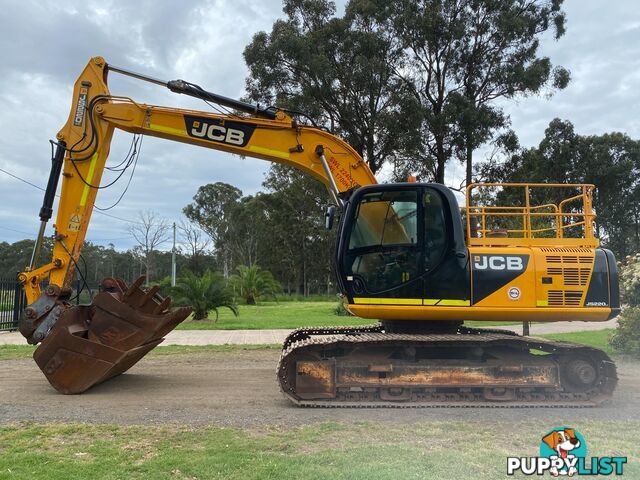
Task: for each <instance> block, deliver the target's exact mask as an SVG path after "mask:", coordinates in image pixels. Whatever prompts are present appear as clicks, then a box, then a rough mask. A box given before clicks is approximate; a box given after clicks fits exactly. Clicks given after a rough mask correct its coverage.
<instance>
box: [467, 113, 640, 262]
mask: <svg viewBox="0 0 640 480" xmlns="http://www.w3.org/2000/svg"><path fill="white" fill-rule="evenodd" d="M478 173H479V175H480V176H481V177H482V178H483V180H487V181H490V182H510V183H522V182H536V183H592V184H594V185H595V186H596V191H595V193H594V196H593V207H594V210H595V212H596V214H597V215H598V216H597V218H596V228H597V234H598V236H599V237H600V239H601V240H602V241H603V243H604V244H605V245H607V247H609V248H611V250H613V252H614V253H615V254H616V255H617V256H618V258H623V257H625V256H627V255H629V254H630V253H633V252H637V251H638V250H640V207H639V205H640V141H637V140H632V139H631V138H629V137H628V136H627V135H625V134H623V133H617V132H614V133H608V134H604V135H591V136H581V135H578V134H576V133H575V130H574V127H573V124H571V122H569V121H563V120H560V119H557V118H556V119H554V120H552V121H551V122H550V123H549V126H548V128H547V129H546V130H545V136H544V138H543V139H542V141H541V142H540V144H539V145H538V147H536V148H530V149H524V150H521V151H519V152H518V153H516V154H515V155H512V156H511V157H510V158H508V159H507V160H506V161H504V162H501V163H498V162H493V163H488V164H483V165H481V166H480V168H479V169H478ZM563 190H564V189H563ZM568 193H569V191H568V190H565V191H562V190H560V191H557V190H556V192H555V195H556V196H548V197H546V198H538V199H536V201H538V202H541V203H545V201H549V202H552V203H558V201H560V200H561V199H562V198H566V197H568V196H570V195H568ZM571 193H572V194H575V193H576V192H575V191H574V192H571ZM547 195H548V194H547Z"/></svg>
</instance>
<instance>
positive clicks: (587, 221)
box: [465, 183, 599, 246]
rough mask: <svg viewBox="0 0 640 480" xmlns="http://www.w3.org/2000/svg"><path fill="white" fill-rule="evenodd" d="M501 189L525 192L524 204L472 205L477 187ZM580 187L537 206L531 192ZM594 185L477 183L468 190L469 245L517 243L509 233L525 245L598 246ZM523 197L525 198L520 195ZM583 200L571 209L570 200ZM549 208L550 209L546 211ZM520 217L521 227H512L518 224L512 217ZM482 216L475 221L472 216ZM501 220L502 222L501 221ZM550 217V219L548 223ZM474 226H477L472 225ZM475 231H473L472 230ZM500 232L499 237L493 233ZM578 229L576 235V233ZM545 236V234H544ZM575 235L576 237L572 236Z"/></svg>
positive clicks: (467, 228) (467, 230) (467, 231)
mask: <svg viewBox="0 0 640 480" xmlns="http://www.w3.org/2000/svg"><path fill="white" fill-rule="evenodd" d="M481 188H500V189H503V190H504V189H508V188H514V189H520V190H521V191H522V193H523V197H524V198H523V200H524V202H523V203H524V205H514V204H513V202H511V204H506V205H473V204H471V202H472V195H473V190H474V189H481ZM543 188H544V189H551V190H552V189H559V188H562V189H567V188H576V189H580V193H579V194H577V195H573V196H571V197H568V198H564V199H562V200H561V201H559V202H558V203H557V204H556V203H549V202H548V201H547V202H548V203H544V204H540V205H537V204H535V203H534V202H533V201H532V198H531V197H532V192H535V191H536V190H538V191H540V189H543ZM594 190H595V186H594V185H592V184H573V183H567V184H546V183H474V184H471V185H469V186H468V187H467V191H466V205H465V206H466V215H467V225H466V235H467V243H468V244H469V245H474V244H475V245H485V246H486V245H515V243H514V240H515V238H514V237H512V238H508V237H509V235H510V234H515V235H520V236H518V237H517V238H518V240H519V241H520V244H524V245H527V244H529V245H536V244H538V245H543V244H544V245H549V244H550V243H551V242H555V243H557V244H558V245H563V244H566V245H585V246H597V245H598V244H599V241H598V239H597V238H596V237H595V234H594V220H595V218H596V215H595V213H594V212H593V209H592V195H593V191H594ZM521 198H522V197H521ZM580 200H581V202H582V203H581V205H579V207H576V208H574V210H577V211H573V212H571V211H567V210H569V208H568V205H569V204H570V203H571V202H576V201H580ZM543 210H549V211H543ZM515 217H521V218H522V221H521V228H513V227H515V225H514V224H513V221H509V218H515ZM474 218H475V219H479V220H480V222H479V223H480V224H479V225H478V223H477V220H476V221H475V222H474V221H473V219H474ZM500 219H502V224H500ZM545 219H547V222H545ZM472 225H473V227H474V228H472ZM472 230H473V231H472ZM492 232H493V233H499V236H494V235H490V233H492ZM576 232H578V233H577V236H576ZM541 234H542V235H544V236H541ZM572 235H573V236H572Z"/></svg>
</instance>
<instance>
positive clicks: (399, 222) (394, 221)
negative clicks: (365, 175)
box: [337, 183, 469, 306]
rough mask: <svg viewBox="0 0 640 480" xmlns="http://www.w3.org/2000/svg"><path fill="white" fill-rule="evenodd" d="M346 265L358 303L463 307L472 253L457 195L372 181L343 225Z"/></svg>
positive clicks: (343, 271)
mask: <svg viewBox="0 0 640 480" xmlns="http://www.w3.org/2000/svg"><path fill="white" fill-rule="evenodd" d="M337 258H338V271H339V279H340V283H341V287H342V290H343V292H344V293H345V294H346V295H347V296H348V297H349V301H350V302H353V303H363V304H373V305H375V304H387V305H443V306H444V305H461V304H464V303H465V302H468V299H469V274H468V252H467V249H466V246H465V245H464V238H463V232H462V224H461V219H460V212H459V210H458V205H457V202H456V199H455V197H454V195H453V193H452V192H451V191H450V190H448V189H447V188H446V187H444V186H442V185H435V184H415V183H413V184H395V185H372V186H367V187H362V188H360V189H359V190H358V191H357V192H355V193H354V194H353V196H352V198H351V200H350V202H349V204H348V206H347V209H346V212H345V216H344V218H343V221H342V223H341V234H340V239H339V244H338V256H337Z"/></svg>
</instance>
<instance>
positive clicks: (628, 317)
mask: <svg viewBox="0 0 640 480" xmlns="http://www.w3.org/2000/svg"><path fill="white" fill-rule="evenodd" d="M609 345H611V346H612V347H613V348H614V349H615V350H617V351H619V352H622V353H630V354H632V355H636V356H638V357H640V306H633V307H627V308H625V309H624V311H623V312H622V314H621V315H620V317H618V328H616V331H615V332H613V334H612V335H611V337H610V338H609Z"/></svg>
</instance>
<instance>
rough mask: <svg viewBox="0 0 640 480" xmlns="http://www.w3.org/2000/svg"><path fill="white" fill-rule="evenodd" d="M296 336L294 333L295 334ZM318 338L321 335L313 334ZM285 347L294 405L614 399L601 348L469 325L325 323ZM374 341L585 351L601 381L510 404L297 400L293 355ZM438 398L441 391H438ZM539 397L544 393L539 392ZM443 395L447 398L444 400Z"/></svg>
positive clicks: (574, 403) (282, 364) (543, 403)
mask: <svg viewBox="0 0 640 480" xmlns="http://www.w3.org/2000/svg"><path fill="white" fill-rule="evenodd" d="M294 334H295V335H294ZM314 336H316V337H320V338H313V337H314ZM287 340H289V342H286V341H285V342H286V347H285V348H283V350H282V354H281V356H280V360H279V362H278V367H277V376H278V383H279V385H280V389H281V391H282V393H283V394H284V395H285V396H286V397H287V398H288V399H289V400H290V401H292V402H293V403H295V404H297V405H299V406H303V407H331V408H444V407H454V408H474V407H483V408H520V407H527V408H535V407H593V406H597V405H599V404H601V403H603V402H604V401H606V400H608V399H609V398H610V397H611V393H612V392H613V390H614V388H615V385H616V383H617V375H616V369H615V364H614V363H613V362H612V361H611V359H610V358H609V357H608V356H607V355H606V353H604V352H603V351H601V350H598V349H595V348H592V347H588V346H585V345H580V344H574V343H569V342H557V341H552V340H547V339H542V338H536V337H522V336H520V335H518V334H516V333H515V332H511V331H505V330H501V329H484V328H470V327H465V326H461V327H459V328H458V330H457V332H456V333H448V334H441V333H439V334H397V333H383V328H382V326H381V325H379V324H377V325H366V326H363V327H353V326H351V327H321V328H308V329H305V328H303V329H298V330H295V331H294V332H292V334H290V335H289V337H287ZM367 342H371V343H372V344H373V345H376V346H380V345H382V344H385V343H389V342H391V343H393V342H403V343H406V342H408V343H420V344H422V346H424V344H425V342H426V343H429V342H432V343H434V345H435V344H437V343H441V342H450V343H453V344H455V346H457V347H460V346H468V347H472V346H479V345H484V346H486V345H487V342H492V343H493V344H494V345H497V344H500V345H501V346H510V347H520V348H524V349H530V348H533V349H538V350H542V351H544V352H546V353H550V354H555V355H568V354H571V353H576V354H582V355H583V356H586V357H589V358H591V359H594V360H596V361H597V366H598V371H599V373H600V376H601V378H600V381H599V383H598V385H597V388H595V389H594V390H592V391H589V392H581V393H571V392H561V393H559V394H558V393H554V394H553V395H549V394H547V395H545V396H544V398H543V399H536V400H534V401H532V400H527V401H525V400H522V401H512V402H508V403H501V402H489V401H487V400H485V399H483V398H479V397H478V396H477V395H476V398H473V399H472V401H469V399H468V397H469V394H468V393H464V394H462V393H460V394H457V398H456V394H448V395H440V396H439V397H438V398H437V399H432V400H431V401H429V402H410V401H409V402H406V401H405V402H383V401H377V402H374V401H362V402H349V401H342V400H340V399H338V400H319V401H304V400H299V399H297V398H295V388H294V386H293V385H290V383H289V381H288V380H287V371H288V369H289V368H293V367H294V366H295V357H296V356H297V355H299V354H300V353H308V352H309V351H310V349H311V351H314V350H315V351H316V353H318V352H321V351H322V350H323V349H324V348H325V347H327V346H332V345H337V344H340V345H345V344H346V345H356V344H364V343H367ZM436 396H437V394H436ZM537 396H538V397H540V394H538V395H537ZM443 397H445V398H444V399H443Z"/></svg>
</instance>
